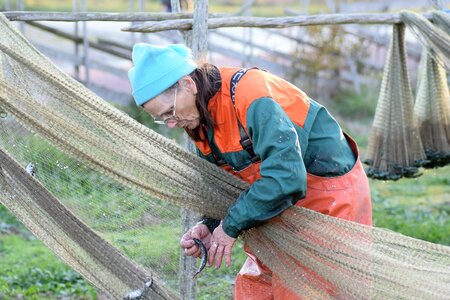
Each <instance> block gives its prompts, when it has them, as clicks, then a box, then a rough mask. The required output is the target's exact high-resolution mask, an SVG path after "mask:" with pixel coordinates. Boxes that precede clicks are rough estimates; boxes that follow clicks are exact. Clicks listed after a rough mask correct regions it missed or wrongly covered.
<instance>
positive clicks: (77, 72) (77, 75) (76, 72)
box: [72, 0, 80, 80]
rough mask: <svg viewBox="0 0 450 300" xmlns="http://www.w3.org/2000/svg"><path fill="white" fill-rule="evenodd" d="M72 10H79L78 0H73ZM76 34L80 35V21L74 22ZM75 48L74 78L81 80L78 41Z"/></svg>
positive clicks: (76, 35)
mask: <svg viewBox="0 0 450 300" xmlns="http://www.w3.org/2000/svg"><path fill="white" fill-rule="evenodd" d="M72 11H73V12H74V13H76V12H78V0H73V1H72ZM73 28H74V35H75V37H78V22H75V23H74V27H73ZM74 45H75V48H74V54H75V59H76V61H75V65H74V78H75V79H76V80H80V64H79V61H80V60H79V59H80V53H79V51H78V50H79V49H78V42H77V41H75V42H74Z"/></svg>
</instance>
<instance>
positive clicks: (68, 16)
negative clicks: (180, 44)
mask: <svg viewBox="0 0 450 300" xmlns="http://www.w3.org/2000/svg"><path fill="white" fill-rule="evenodd" d="M74 1H75V0H74ZM131 1H132V0H131ZM2 13H3V14H4V15H5V17H6V18H8V19H9V20H10V21H56V22H58V21H59V22H80V21H104V22H146V21H164V20H176V19H191V18H193V14H192V13H181V12H180V13H162V12H157V13H151V12H142V13H139V12H135V13H102V12H98V13H95V12H76V13H68V12H30V11H7V12H2ZM225 16H226V14H209V15H208V17H209V18H217V17H225Z"/></svg>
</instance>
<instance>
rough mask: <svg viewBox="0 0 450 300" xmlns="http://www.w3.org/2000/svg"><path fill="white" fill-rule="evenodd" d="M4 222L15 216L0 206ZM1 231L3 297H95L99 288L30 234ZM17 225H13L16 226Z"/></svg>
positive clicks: (1, 296)
mask: <svg viewBox="0 0 450 300" xmlns="http://www.w3.org/2000/svg"><path fill="white" fill-rule="evenodd" d="M0 217H1V220H2V222H3V220H4V217H5V218H6V220H10V221H11V220H12V219H13V218H12V217H11V215H10V214H9V213H7V212H6V211H5V208H4V207H3V206H1V207H0ZM14 223H16V222H15V221H14V222H13V223H6V222H4V224H7V225H10V227H11V229H10V230H11V232H9V233H7V232H5V229H3V230H2V233H0V261H1V264H0V299H19V298H21V299H22V298H25V299H57V298H58V299H62V298H64V299H96V298H97V296H96V294H97V292H96V290H95V289H94V288H93V287H92V286H90V285H89V284H87V283H86V281H85V280H84V279H83V278H81V276H80V275H78V274H77V273H76V272H75V271H73V270H72V269H70V268H69V267H68V266H67V265H66V264H64V263H63V262H61V261H60V260H59V259H58V258H57V257H56V256H55V255H54V254H53V253H52V252H50V250H48V249H47V248H46V247H45V246H44V245H43V243H42V242H41V241H38V240H36V239H35V238H34V237H33V236H32V235H30V234H25V235H24V234H17V231H15V230H13V229H12V228H14V227H16V226H17V227H20V225H19V224H17V223H16V224H14ZM13 226H14V227H13Z"/></svg>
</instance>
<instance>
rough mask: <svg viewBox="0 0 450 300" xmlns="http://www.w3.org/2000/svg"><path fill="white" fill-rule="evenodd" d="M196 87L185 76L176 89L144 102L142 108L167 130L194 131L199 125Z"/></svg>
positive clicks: (190, 79)
mask: <svg viewBox="0 0 450 300" xmlns="http://www.w3.org/2000/svg"><path fill="white" fill-rule="evenodd" d="M196 94H197V87H196V85H195V82H194V81H193V80H192V78H191V77H189V76H185V77H183V78H181V79H180V80H179V81H178V84H177V86H176V87H174V88H172V89H170V90H167V91H165V92H164V93H162V94H160V95H158V96H156V97H154V98H153V99H151V100H150V101H148V102H146V103H145V104H144V105H143V107H144V110H145V111H146V112H147V113H149V114H150V115H151V116H152V117H153V119H155V122H156V123H158V124H166V125H167V127H169V128H175V127H179V128H187V129H195V128H197V127H198V126H199V125H200V114H199V112H198V109H197V107H196V106H195V97H196Z"/></svg>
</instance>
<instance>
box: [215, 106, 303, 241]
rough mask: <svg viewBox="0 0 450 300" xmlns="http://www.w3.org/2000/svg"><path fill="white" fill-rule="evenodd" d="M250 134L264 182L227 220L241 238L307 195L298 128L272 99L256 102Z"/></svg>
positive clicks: (239, 202) (225, 226) (228, 229)
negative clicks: (246, 231)
mask: <svg viewBox="0 0 450 300" xmlns="http://www.w3.org/2000/svg"><path fill="white" fill-rule="evenodd" d="M246 121H247V132H248V134H249V136H250V138H251V139H252V141H253V147H254V151H255V153H256V154H257V155H259V157H260V158H261V165H260V172H261V179H259V180H257V181H256V182H254V183H253V184H252V186H251V187H250V188H249V189H247V190H245V191H244V192H242V193H241V194H240V196H239V197H238V199H237V200H236V202H235V203H234V205H233V206H231V207H230V208H229V210H228V214H227V215H226V217H225V219H224V220H223V225H222V226H223V229H224V231H225V232H226V233H227V234H228V235H229V236H231V237H237V236H238V235H239V234H240V232H241V231H242V230H244V229H248V228H251V227H255V226H257V225H259V224H261V223H263V222H265V221H267V220H269V219H271V218H273V217H275V216H277V215H279V214H281V213H282V212H283V211H284V210H285V209H287V208H289V207H290V206H292V205H293V204H295V203H296V201H297V200H299V199H300V198H303V197H305V194H306V168H305V164H304V163H303V159H302V155H301V151H300V144H299V139H298V136H297V131H296V130H295V127H294V124H293V123H292V121H291V120H290V118H289V117H288V116H287V115H286V113H285V112H284V110H283V109H282V108H281V106H280V105H279V104H278V103H276V102H275V101H274V100H273V99H271V98H261V99H258V100H255V101H254V102H253V103H252V104H251V105H250V107H249V108H248V110H247V116H246Z"/></svg>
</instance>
